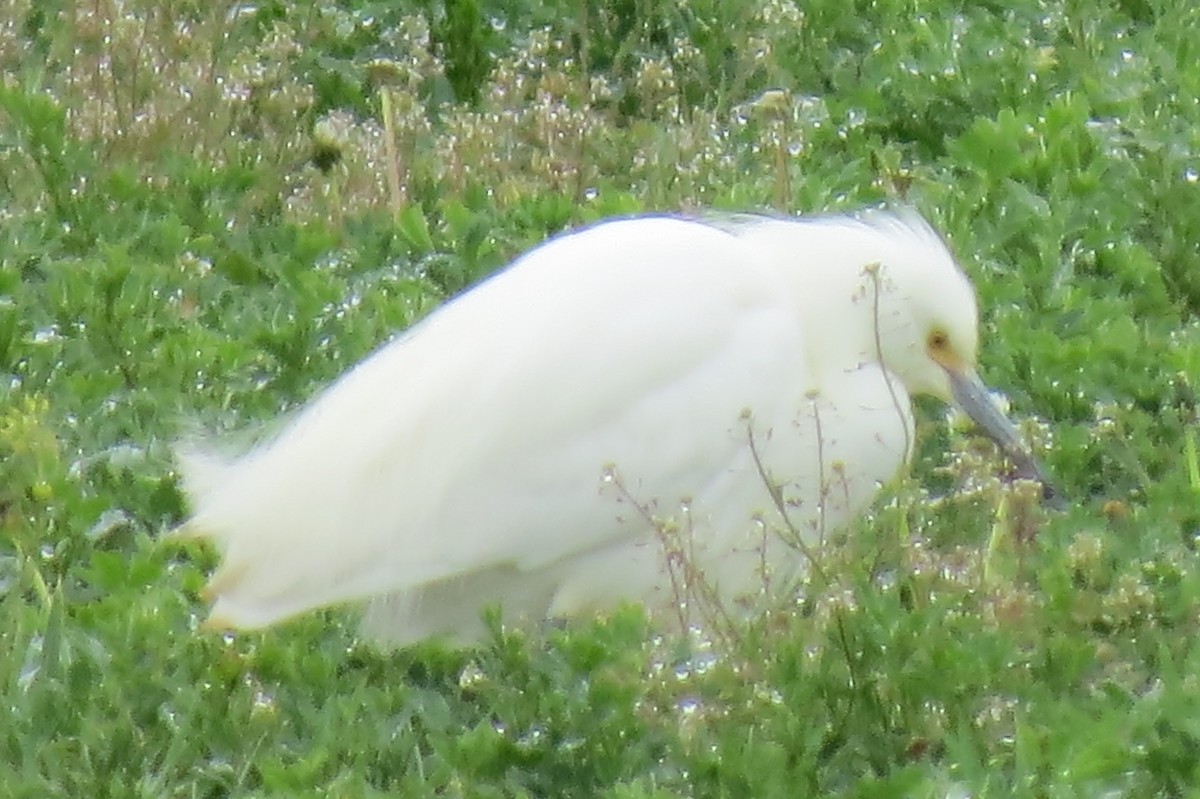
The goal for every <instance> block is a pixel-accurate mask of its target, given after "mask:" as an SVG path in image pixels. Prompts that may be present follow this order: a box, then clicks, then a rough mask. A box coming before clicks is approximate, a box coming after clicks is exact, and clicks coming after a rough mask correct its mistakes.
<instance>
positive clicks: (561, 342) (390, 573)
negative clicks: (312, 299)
mask: <svg viewBox="0 0 1200 799" xmlns="http://www.w3.org/2000/svg"><path fill="white" fill-rule="evenodd" d="M978 328H979V320H978V308H977V303H976V298H975V292H974V288H973V286H972V283H971V282H970V280H969V279H968V278H967V276H966V274H965V273H964V272H963V270H962V269H961V268H960V267H959V265H958V263H957V262H956V260H955V258H954V256H953V255H952V253H951V251H950V249H949V247H948V245H947V243H946V241H945V239H944V238H943V237H942V236H941V235H940V234H939V233H938V232H937V231H936V230H935V229H934V228H933V227H932V226H931V225H930V224H929V223H928V222H927V221H926V219H925V218H924V217H923V216H922V215H921V214H920V213H919V212H918V211H917V210H915V209H913V208H911V207H907V206H902V207H899V208H869V209H864V210H861V211H858V212H854V213H848V214H833V213H826V214H813V215H797V216H774V215H754V214H726V215H721V214H715V213H714V214H700V215H683V214H643V215H635V216H629V217H623V218H614V219H606V220H601V221H598V222H594V223H591V224H588V225H585V226H583V227H580V228H578V229H574V230H570V231H567V232H564V233H560V234H558V235H555V236H553V237H551V238H549V239H548V240H546V241H544V242H542V243H541V244H539V245H537V246H535V247H533V248H532V249H531V250H529V251H527V252H526V253H524V254H522V255H520V256H518V257H517V258H516V259H515V260H514V261H513V262H512V263H510V264H509V265H508V266H507V267H505V268H503V269H501V270H500V271H498V272H496V273H494V274H493V275H491V276H490V277H488V278H486V279H485V280H483V281H482V282H480V283H479V284H477V285H475V286H474V287H472V288H470V289H469V290H467V291H465V292H463V293H461V294H459V295H458V296H456V297H454V298H452V299H450V300H449V301H447V302H446V303H444V304H443V305H441V306H440V307H439V308H437V309H435V310H434V311H433V312H432V313H430V314H429V315H428V316H427V317H425V318H424V319H423V320H421V321H419V322H418V323H417V324H415V325H414V326H412V327H411V328H410V329H409V330H407V331H406V332H404V333H402V334H400V335H399V336H397V337H395V338H394V339H393V340H391V341H390V342H387V343H385V344H383V345H382V346H381V347H380V348H379V349H377V350H376V351H375V352H374V353H373V354H371V355H369V356H367V357H366V358H365V359H364V360H362V361H361V362H359V363H357V364H356V365H355V366H353V367H352V368H351V369H350V370H349V371H348V372H346V373H345V374H344V375H343V376H341V377H340V378H339V379H337V380H336V381H335V382H333V383H332V385H330V386H329V387H328V388H326V389H325V390H323V391H322V392H320V393H318V394H317V396H316V397H315V398H314V399H313V400H312V401H311V402H310V403H308V404H307V405H306V406H304V407H303V408H301V409H300V410H299V412H298V413H296V414H295V415H294V416H293V417H292V418H290V419H288V420H287V421H286V423H285V424H284V425H283V426H282V429H281V430H280V432H279V433H278V434H277V435H275V436H273V437H270V438H267V439H266V440H265V441H262V442H261V443H258V444H256V445H254V446H252V447H250V448H249V449H248V450H247V451H244V452H241V453H234V454H232V455H231V454H228V453H226V452H223V451H222V449H221V447H220V445H219V443H213V442H206V441H203V440H201V441H195V440H192V441H187V442H184V443H182V444H180V445H179V446H178V451H177V457H178V471H179V475H180V483H181V487H182V491H183V493H184V494H185V496H186V499H187V502H188V504H189V506H190V508H191V514H192V515H191V516H190V517H189V518H188V519H187V520H186V521H184V522H183V524H181V525H180V526H179V528H178V529H177V530H176V531H175V532H174V533H173V535H175V536H177V537H179V538H186V539H194V538H201V539H206V540H208V541H210V542H211V543H212V544H213V545H214V546H215V548H216V550H217V552H218V554H219V556H220V563H219V565H218V567H217V569H216V570H215V572H214V573H213V574H212V575H211V578H210V580H209V582H208V584H207V586H206V588H205V590H204V592H203V596H204V598H205V599H206V600H208V601H209V602H210V603H211V609H210V614H209V617H208V619H207V622H206V626H208V627H210V628H213V629H221V630H238V629H258V628H264V627H267V626H270V625H273V624H276V623H278V622H281V621H284V620H286V619H289V618H292V617H295V616H299V615H302V614H305V613H309V612H311V611H315V610H317V609H321V608H326V607H330V606H340V605H347V604H357V605H363V606H365V613H364V614H363V618H362V626H361V633H362V635H363V636H365V637H366V638H368V639H371V640H374V641H376V642H378V643H380V644H386V645H391V646H405V645H409V644H413V643H416V642H419V641H423V640H426V639H431V638H444V639H446V640H448V641H451V642H454V643H460V644H471V643H474V642H478V641H480V640H481V639H482V638H483V637H484V636H485V635H486V634H487V631H488V626H487V624H486V623H485V620H484V619H485V616H486V615H487V612H488V610H489V608H498V610H499V613H500V616H501V618H502V619H503V621H504V623H505V624H511V625H513V626H532V625H537V624H541V623H544V622H545V621H546V620H553V619H559V618H570V617H575V616H581V615H585V614H601V613H605V612H608V611H610V610H613V609H615V608H616V607H617V606H619V605H621V604H624V603H633V604H641V605H642V606H644V607H645V609H646V611H647V613H648V614H649V616H650V617H651V618H664V619H668V620H670V619H675V618H681V619H684V618H685V617H683V616H680V609H681V608H688V607H689V606H690V607H692V608H695V607H699V606H700V605H701V603H702V602H703V601H707V602H711V603H714V604H715V605H718V606H719V607H720V608H722V609H728V608H733V609H742V610H745V609H748V608H752V607H755V606H757V605H758V604H760V603H761V600H762V598H763V597H764V594H769V593H770V592H771V591H773V590H780V587H781V586H786V585H789V584H794V583H795V581H796V580H798V579H800V578H802V577H803V575H804V574H805V573H806V569H807V568H808V565H807V564H808V562H809V555H810V554H811V550H812V548H813V547H815V546H819V545H820V544H821V543H822V542H823V540H824V539H825V538H826V537H827V536H828V535H829V534H831V533H832V532H834V531H837V530H840V529H843V528H845V527H847V526H848V525H849V524H851V523H852V522H853V521H854V520H855V519H856V518H857V517H859V516H860V515H861V514H863V513H864V512H865V511H866V510H868V509H869V507H870V505H871V503H872V500H873V499H874V498H875V496H876V495H877V493H878V492H879V490H880V488H881V487H882V486H883V485H885V484H886V483H888V482H889V481H890V480H892V479H894V478H895V477H896V476H897V475H898V474H899V473H900V472H902V471H903V470H904V469H905V468H906V466H907V465H908V463H909V461H910V459H911V457H912V453H913V449H914V422H913V412H912V398H913V397H915V396H917V395H930V396H932V397H935V398H938V399H940V400H942V401H944V402H946V403H950V404H952V405H955V406H957V407H959V408H960V409H961V410H962V411H964V412H965V413H966V414H967V415H968V416H970V417H971V418H972V419H973V420H974V421H975V422H976V423H977V424H978V425H979V427H980V428H981V429H982V430H983V431H984V432H985V433H987V434H988V435H989V436H990V437H991V438H993V439H994V440H995V441H996V442H997V444H998V445H999V446H1000V449H1001V450H1002V451H1003V452H1004V453H1006V454H1008V455H1009V456H1010V458H1011V459H1012V460H1013V462H1014V463H1015V464H1017V466H1018V469H1019V470H1020V471H1021V472H1022V473H1023V474H1024V476H1027V477H1030V478H1031V479H1037V480H1041V481H1043V482H1045V477H1044V474H1043V473H1042V471H1041V469H1040V466H1038V465H1037V464H1036V462H1035V461H1034V460H1033V458H1032V456H1031V455H1030V454H1029V452H1028V451H1027V450H1026V449H1025V448H1024V446H1023V444H1022V441H1021V437H1020V435H1019V434H1018V431H1017V430H1016V428H1015V427H1014V426H1013V424H1012V423H1011V422H1010V421H1008V420H1007V419H1006V417H1005V415H1004V414H1003V412H1002V411H1001V410H1000V409H999V408H998V406H997V404H996V403H995V402H994V401H993V399H992V394H991V392H990V390H989V389H988V388H987V386H986V385H985V384H984V383H983V382H982V380H981V378H980V377H979V375H978V372H977V370H976V363H977V357H978V350H979V334H978ZM1046 485H1049V484H1048V482H1047V483H1046ZM1047 492H1049V489H1047Z"/></svg>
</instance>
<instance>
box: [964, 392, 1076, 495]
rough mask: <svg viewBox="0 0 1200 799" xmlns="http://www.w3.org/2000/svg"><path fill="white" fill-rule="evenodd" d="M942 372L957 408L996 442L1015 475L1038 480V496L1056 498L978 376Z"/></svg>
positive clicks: (1056, 492)
mask: <svg viewBox="0 0 1200 799" xmlns="http://www.w3.org/2000/svg"><path fill="white" fill-rule="evenodd" d="M946 373H947V374H948V375H950V389H951V391H953V393H954V399H955V401H956V402H957V403H958V407H959V408H961V409H962V411H963V413H965V414H966V415H967V416H970V417H971V419H972V420H973V421H974V422H975V424H977V425H979V426H980V427H981V428H982V429H983V432H985V433H986V434H987V435H988V437H989V438H990V439H992V440H993V441H995V442H996V446H998V447H1000V451H1001V452H1003V453H1004V454H1005V456H1006V457H1007V458H1008V459H1009V460H1010V461H1012V463H1013V466H1015V467H1016V469H1017V477H1018V478H1021V479H1024V480H1036V481H1038V482H1039V483H1041V484H1042V498H1043V499H1045V500H1051V501H1054V500H1057V499H1058V491H1057V490H1056V489H1055V488H1054V486H1053V484H1051V482H1050V479H1049V478H1048V477H1047V476H1046V471H1045V469H1043V468H1042V466H1041V464H1039V463H1038V462H1037V461H1036V460H1035V459H1034V457H1033V455H1032V454H1030V452H1029V450H1027V449H1025V445H1024V444H1023V443H1022V441H1021V434H1020V433H1018V432H1017V428H1016V427H1014V426H1013V423H1012V422H1010V421H1009V420H1008V418H1007V417H1006V416H1005V415H1004V414H1003V413H1002V412H1001V411H1000V408H998V407H997V406H996V403H995V402H993V401H992V396H991V392H990V391H989V390H988V387H987V386H986V385H984V383H983V381H982V380H980V379H979V375H977V374H975V373H974V372H973V371H972V372H966V373H964V372H958V371H955V370H953V369H947V370H946Z"/></svg>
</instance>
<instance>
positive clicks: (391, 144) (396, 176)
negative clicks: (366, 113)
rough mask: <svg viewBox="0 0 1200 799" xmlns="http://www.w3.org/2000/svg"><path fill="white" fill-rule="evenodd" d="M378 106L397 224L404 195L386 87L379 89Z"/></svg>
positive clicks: (389, 99)
mask: <svg viewBox="0 0 1200 799" xmlns="http://www.w3.org/2000/svg"><path fill="white" fill-rule="evenodd" d="M379 104H380V108H381V111H382V113H383V130H384V136H383V146H384V152H385V153H386V155H387V184H388V201H389V203H390V204H391V207H392V219H393V221H395V222H396V223H397V224H399V222H400V216H401V214H402V213H403V212H404V193H403V189H402V188H401V186H400V153H399V151H398V149H397V147H396V123H395V120H394V119H393V117H392V92H391V90H390V89H389V88H388V87H387V86H380V87H379Z"/></svg>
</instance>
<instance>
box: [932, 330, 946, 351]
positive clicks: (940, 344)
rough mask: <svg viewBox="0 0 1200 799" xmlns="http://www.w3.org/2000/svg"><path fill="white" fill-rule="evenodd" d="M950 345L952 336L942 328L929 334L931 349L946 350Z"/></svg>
mask: <svg viewBox="0 0 1200 799" xmlns="http://www.w3.org/2000/svg"><path fill="white" fill-rule="evenodd" d="M949 345H950V337H949V336H947V335H946V333H945V332H944V331H942V330H935V331H933V332H932V333H930V334H929V349H931V350H944V349H946V347H948V346H949Z"/></svg>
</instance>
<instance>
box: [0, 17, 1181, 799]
mask: <svg viewBox="0 0 1200 799" xmlns="http://www.w3.org/2000/svg"><path fill="white" fill-rule="evenodd" d="M1198 34H1200V7H1197V6H1195V5H1193V4H1191V3H1188V2H1183V0H1107V1H1106V0H1088V1H1086V2H1085V0H1014V1H1013V2H1005V3H993V2H983V3H960V2H953V0H871V1H870V2H865V1H862V0H857V1H856V2H849V3H847V2H842V1H841V0H838V2H834V0H813V2H805V3H796V2H788V0H751V1H750V2H746V3H730V2H721V1H720V0H691V1H690V2H686V3H684V2H672V0H611V2H603V3H602V2H596V1H595V0H578V1H577V2H575V3H573V4H568V5H565V6H564V5H563V4H559V3H546V2H541V1H540V0H521V1H520V2H517V1H516V0H444V1H443V2H435V1H434V0H418V1H417V2H386V3H385V2H366V1H365V0H361V1H359V2H355V1H354V0H344V1H343V2H339V3H332V2H317V3H311V4H310V3H298V2H288V0H268V1H267V2H262V3H257V4H247V3H231V2H215V3H201V2H194V1H191V0H169V1H168V2H149V0H124V2H117V0H96V1H95V2H78V3H72V2H68V0H50V1H49V2H37V1H35V0H10V1H9V2H8V3H7V4H6V5H5V7H4V9H3V10H0V74H2V75H3V76H4V77H3V79H2V81H0V795H4V796H39V797H44V796H63V797H81V796H87V797H105V796H154V797H163V796H180V797H182V796H205V797H218V796H355V797H368V796H381V795H404V796H425V795H438V796H470V797H492V796H497V797H498V796H530V797H532V796H546V797H550V796H562V797H571V796H580V797H583V796H589V797H590V796H603V797H609V798H610V799H665V798H666V797H677V796H713V797H717V796H730V797H749V796H753V797H772V796H787V797H794V796H861V797H872V796H878V797H894V796H914V797H951V796H953V797H960V796H961V797H965V796H998V797H1012V796H1036V797H1051V796H1054V797H1059V796H1076V795H1078V796H1088V797H1094V796H1101V795H1102V796H1109V797H1116V796H1130V797H1143V796H1164V797H1170V796H1184V795H1191V794H1192V793H1194V792H1195V790H1196V789H1197V786H1198V785H1200V779H1198V774H1197V770H1198V765H1197V764H1200V726H1198V725H1197V719H1198V718H1200V682H1198V678H1197V673H1198V667H1200V662H1198V661H1200V648H1198V647H1197V644H1196V640H1197V635H1196V634H1197V627H1198V624H1197V592H1198V589H1200V576H1198V574H1197V555H1196V551H1195V550H1196V541H1197V534H1198V533H1200V505H1198V499H1200V464H1198V456H1197V452H1196V436H1197V420H1196V400H1195V395H1194V393H1193V384H1194V381H1195V380H1196V379H1197V376H1198V375H1200V332H1198V327H1197V313H1198V311H1200V249H1198V245H1197V242H1200V210H1198V209H1200V152H1198V150H1200V146H1198V141H1197V137H1198V135H1200V134H1198V133H1197V131H1200V99H1198V98H1200V35H1198ZM889 199H891V200H907V201H909V202H912V203H915V204H916V205H917V206H918V207H920V208H921V209H922V210H923V211H924V212H925V213H926V214H928V215H929V216H930V217H931V218H932V219H934V220H935V221H936V223H937V224H938V226H939V227H941V228H942V229H943V230H944V231H945V232H946V234H947V236H948V237H949V239H950V240H951V242H952V243H953V245H954V247H955V249H956V250H957V251H958V252H959V253H960V255H961V257H962V261H963V263H964V267H965V268H966V269H967V271H968V272H970V273H971V275H972V276H973V278H974V279H975V281H976V283H977V285H978V288H979V293H980V297H981V303H982V306H983V308H984V309H985V317H986V318H985V327H984V341H985V344H984V352H983V364H982V366H983V369H984V371H985V373H986V374H987V376H988V377H989V379H990V381H991V382H992V383H993V384H995V385H997V386H998V387H1001V388H1003V389H1004V390H1005V391H1006V393H1007V394H1008V396H1009V398H1010V400H1011V402H1012V410H1013V412H1014V414H1015V415H1016V416H1017V417H1019V418H1022V419H1024V420H1025V422H1024V424H1025V427H1026V429H1027V432H1028V434H1029V435H1030V436H1031V438H1032V439H1033V440H1034V441H1035V443H1038V445H1039V446H1041V447H1043V448H1044V453H1045V459H1046V460H1047V461H1048V463H1049V464H1050V466H1051V468H1052V470H1053V471H1054V472H1055V473H1056V474H1057V475H1058V476H1059V479H1060V481H1061V484H1062V489H1063V491H1064V494H1065V496H1066V497H1067V498H1068V508H1067V510H1065V511H1064V512H1062V513H1053V514H1043V513H1041V512H1039V511H1036V510H1031V509H1030V508H1029V506H1028V503H1025V502H1023V501H1022V498H1021V497H1020V496H1019V493H1018V494H1014V493H1012V492H1011V491H1009V490H1007V489H1006V488H1005V487H1004V486H1003V485H1002V484H1001V483H1000V482H999V481H998V480H997V479H996V478H995V475H996V474H997V469H998V465H997V464H996V463H994V462H993V460H992V459H991V456H990V455H989V453H988V452H987V450H986V449H981V448H979V447H978V445H977V443H976V442H973V441H972V440H970V439H966V438H964V437H963V436H962V434H961V433H960V432H959V431H957V430H956V429H954V427H953V425H951V424H949V423H948V422H947V420H946V419H945V418H944V416H943V415H942V413H941V411H940V409H936V408H926V409H925V410H926V413H925V415H924V417H923V418H924V422H923V436H924V439H923V440H924V442H925V445H924V448H923V450H922V456H921V458H919V460H918V463H917V464H916V467H915V469H914V475H913V477H912V478H911V479H908V480H905V481H902V482H901V484H900V485H898V486H897V487H895V488H894V489H893V490H892V491H891V492H890V493H889V496H888V497H887V498H886V499H885V500H884V501H882V502H881V503H880V506H879V510H878V511H877V513H875V514H874V515H873V516H872V518H870V519H868V520H865V521H864V523H863V524H862V525H861V528H860V529H857V530H855V531H853V533H854V534H853V535H851V536H849V537H848V538H847V540H846V541H845V542H843V543H842V544H840V545H838V546H833V547H830V549H829V551H828V552H827V553H824V555H823V559H824V561H825V562H824V563H823V569H822V571H823V573H824V578H823V579H820V580H817V579H815V578H814V580H813V582H812V583H810V584H809V585H808V586H806V588H805V592H804V594H803V596H802V597H801V598H800V601H799V602H798V603H797V605H796V606H795V607H794V608H793V609H792V610H791V611H789V612H784V613H780V614H776V615H772V616H771V617H769V618H766V619H763V620H762V621H760V622H758V623H756V624H752V625H747V626H746V627H745V629H739V630H737V631H735V633H734V634H733V635H732V637H731V638H730V640H728V641H725V642H724V644H723V645H722V646H721V647H717V648H714V647H712V646H710V645H706V644H705V643H704V642H703V641H699V640H696V641H691V642H677V641H671V640H663V639H660V638H657V637H655V636H654V635H653V634H652V631H649V630H647V628H646V625H645V623H644V621H643V620H642V619H641V617H640V615H639V613H638V612H637V611H636V610H634V609H627V610H624V611H621V612H619V613H615V614H613V615H612V616H611V617H609V618H604V619H596V620H582V621H580V622H578V623H576V624H574V625H570V626H568V627H566V628H565V629H562V630H558V631H552V632H548V633H547V634H546V635H545V636H538V637H534V638H526V637H524V636H522V635H519V634H513V633H507V634H506V633H501V632H500V631H499V630H498V631H497V635H496V638H495V640H494V642H493V643H492V644H491V645H489V646H487V647H484V648H481V649H478V650H473V651H461V652H460V651H450V650H446V649H443V648H440V647H438V646H436V645H429V646H423V647H419V648H417V649H414V650H410V651H406V652H400V653H380V652H376V651H373V650H371V649H369V648H366V647H364V646H362V645H360V644H358V643H356V642H355V639H354V634H353V617H352V615H350V614H347V613H343V612H333V611H331V612H326V613H322V614H316V615H315V616H312V617H309V618H306V619H302V620H299V621H297V622H295V623H291V624H289V625H286V626H284V627H282V628H280V629H278V630H274V631H271V632H269V633H265V634H261V635H240V636H237V637H231V638H219V637H212V636H207V635H202V634H198V633H196V632H195V629H194V628H195V625H196V623H197V620H198V618H199V616H200V614H201V613H202V608H201V607H200V606H199V604H198V601H197V600H196V598H195V596H196V591H197V589H198V588H199V586H200V585H201V583H202V581H203V576H204V573H205V571H206V570H207V569H208V568H210V567H211V566H212V557H211V555H210V554H206V553H203V552H180V551H177V550H171V549H168V548H166V547H163V546H161V545H158V544H157V543H156V541H157V539H158V538H159V537H160V536H161V534H162V533H163V532H164V531H165V530H167V529H169V528H170V527H171V526H172V525H174V524H175V523H177V522H178V521H179V520H180V518H181V517H182V514H183V513H184V508H183V507H182V506H181V497H180V495H179V492H178V489H177V486H176V483H175V475H174V474H173V472H172V465H171V460H170V444H171V442H172V441H175V440H177V439H178V438H180V437H181V436H186V435H189V434H191V433H193V432H195V431H196V430H198V429H206V430H216V431H235V430H246V429H250V430H255V429H259V428H261V427H262V425H264V424H266V423H267V422H268V420H271V419H273V418H275V417H276V416H277V415H278V414H280V413H281V412H283V411H285V410H287V409H289V408H293V407H295V406H296V405H297V404H299V403H301V402H303V401H304V400H305V399H307V398H308V397H311V396H312V395H313V393H314V392H315V391H316V390H317V389H318V388H319V387H320V386H321V385H324V384H325V383H327V381H329V380H330V379H332V378H333V377H334V376H335V375H337V374H338V373H339V372H341V371H343V370H344V369H346V368H347V367H348V366H349V365H350V364H352V363H353V362H354V361H355V360H357V359H358V358H360V357H362V356H363V355H365V354H366V353H367V352H369V351H370V350H371V349H372V348H373V347H375V346H377V344H378V343H379V342H381V341H383V340H385V339H386V338H387V337H388V336H389V335H390V334H392V333H394V332H395V331H397V330H401V329H403V328H404V327H406V326H407V325H409V324H410V323H412V322H413V321H414V320H416V319H418V318H419V317H421V316H422V315H423V314H425V313H427V312H428V311H429V310H430V309H431V308H433V307H434V306H435V305H436V304H437V303H438V302H439V301H441V300H442V299H443V298H445V297H446V296H449V295H451V294H453V293H454V292H457V291H459V290H461V289H462V288H463V287H465V286H467V285H469V284H470V283H471V282H473V281H475V280H477V279H479V278H480V277H482V276H483V275H485V274H487V273H488V272H489V271H491V270H493V269H495V268H497V267H499V266H501V265H502V264H503V263H504V262H505V261H506V260H507V259H509V258H510V257H512V256H513V255H515V254H516V253H518V252H520V251H521V250H522V249H524V248H526V247H528V246H530V245H532V244H533V243H535V242H537V241H539V240H541V239H542V238H544V237H545V236H546V235H547V234H550V233H553V232H555V231H558V230H560V229H562V228H563V227H564V226H567V225H571V224H578V223H582V222H586V221H588V220H592V219H596V218H599V217H602V216H607V215H612V214H618V213H628V212H633V211H639V210H678V209H693V208H699V207H720V208H730V209H738V210H748V209H762V208H769V207H775V208H778V209H780V210H785V211H800V210H803V211H809V210H818V209H850V208H856V207H859V206H862V205H864V204H870V203H875V202H878V201H883V200H889ZM1034 533H1036V535H1034Z"/></svg>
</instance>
